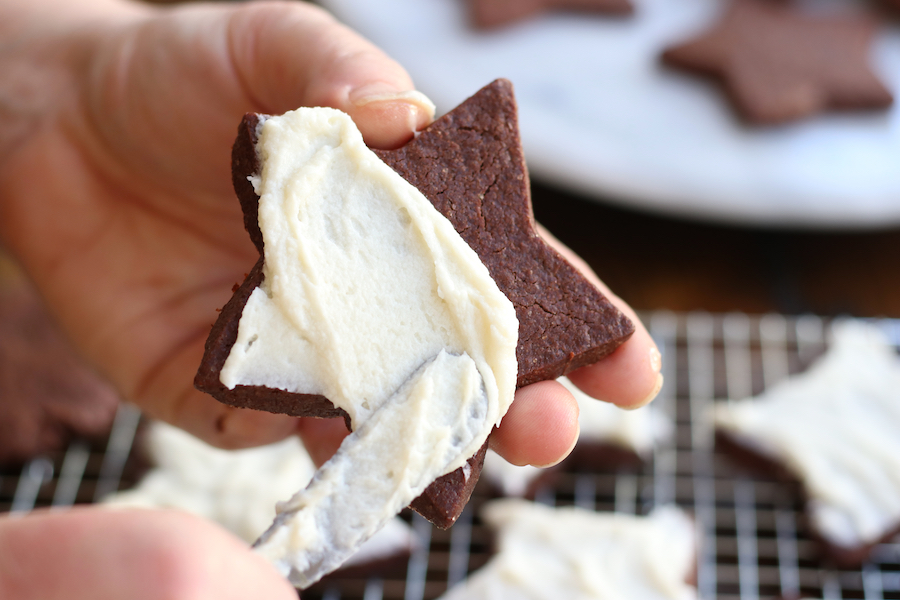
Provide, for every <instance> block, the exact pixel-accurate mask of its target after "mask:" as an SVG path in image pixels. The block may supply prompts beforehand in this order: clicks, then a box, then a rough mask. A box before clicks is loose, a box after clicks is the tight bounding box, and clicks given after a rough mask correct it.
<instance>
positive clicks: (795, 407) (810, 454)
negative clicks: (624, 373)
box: [712, 321, 900, 567]
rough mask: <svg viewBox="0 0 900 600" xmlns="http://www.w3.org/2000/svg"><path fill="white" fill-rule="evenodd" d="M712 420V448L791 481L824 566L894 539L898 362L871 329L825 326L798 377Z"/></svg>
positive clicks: (724, 408)
mask: <svg viewBox="0 0 900 600" xmlns="http://www.w3.org/2000/svg"><path fill="white" fill-rule="evenodd" d="M712 417H713V421H714V423H715V427H716V445H717V447H718V448H719V449H722V450H725V451H726V452H727V453H729V454H730V455H732V456H733V457H734V458H736V459H737V460H738V461H740V462H742V463H743V464H745V465H746V466H749V467H751V468H752V469H754V470H755V471H758V472H761V473H763V474H766V475H774V476H776V477H778V478H781V479H789V480H794V479H796V480H799V481H800V483H801V484H802V486H803V489H804V492H805V495H806V511H807V514H808V518H809V522H810V525H811V527H812V529H813V532H814V534H815V535H816V536H817V538H818V539H819V541H820V542H821V546H822V549H823V552H824V556H825V558H826V559H827V560H830V561H832V562H834V563H835V564H837V565H839V566H845V567H850V566H856V565H859V564H860V563H861V562H863V561H864V560H865V559H866V557H867V556H868V554H869V552H870V551H871V549H872V548H873V547H874V546H875V545H876V544H878V543H880V542H883V541H886V540H888V539H890V538H891V537H893V536H894V535H896V534H897V533H900V359H898V356H897V353H896V351H895V350H894V348H893V347H892V346H891V345H890V344H889V343H888V341H887V339H886V338H885V336H884V334H883V333H882V332H881V331H880V330H879V329H877V328H875V327H873V326H870V325H866V324H863V323H862V322H858V321H842V322H837V323H835V324H834V325H833V327H832V342H831V346H830V348H829V350H828V351H827V352H826V353H825V354H824V355H823V356H822V357H820V358H819V360H818V361H817V362H815V363H814V364H813V365H812V366H811V367H810V368H809V369H808V370H807V371H805V372H804V373H801V374H799V375H796V376H794V377H791V378H789V379H787V380H785V381H783V382H782V383H780V384H778V385H776V386H773V387H772V388H771V389H769V390H766V391H765V392H763V393H762V394H760V395H759V396H756V397H754V398H750V399H746V400H740V401H731V402H719V403H716V404H715V405H714V407H713V411H712Z"/></svg>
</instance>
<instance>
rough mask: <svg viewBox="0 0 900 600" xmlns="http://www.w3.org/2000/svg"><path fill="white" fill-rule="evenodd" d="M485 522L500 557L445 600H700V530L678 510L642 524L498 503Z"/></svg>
mask: <svg viewBox="0 0 900 600" xmlns="http://www.w3.org/2000/svg"><path fill="white" fill-rule="evenodd" d="M482 517H483V518H484V519H485V520H486V521H487V522H488V523H489V524H490V525H491V526H492V527H493V528H495V529H498V530H499V533H498V538H499V539H498V553H497V555H496V556H494V558H492V559H491V561H490V562H489V563H488V564H487V565H485V566H484V567H483V568H482V569H481V570H479V571H478V572H476V573H475V574H473V575H472V576H471V577H470V578H469V579H468V580H466V581H464V582H463V583H461V584H460V585H458V586H456V587H454V588H452V589H451V590H450V591H449V592H447V593H446V594H445V595H444V596H442V597H441V600H490V599H493V598H504V599H509V600H558V599H559V598H567V599H571V600H590V599H605V598H645V599H647V600H663V599H672V600H693V599H695V598H697V593H696V589H695V588H694V587H692V586H690V585H688V583H687V581H688V580H689V579H690V578H691V575H692V569H693V565H694V561H695V556H696V544H695V536H694V525H693V523H692V522H691V520H690V519H689V518H687V517H686V516H685V515H684V513H683V512H681V511H680V510H679V509H678V508H675V507H672V506H666V507H660V508H657V509H656V510H654V511H653V512H652V513H651V514H650V515H649V516H646V517H640V516H635V515H627V514H621V513H597V512H593V511H588V510H584V509H581V508H576V507H566V508H551V507H548V506H543V505H540V504H533V503H530V502H525V501H523V500H498V501H494V502H491V503H489V504H486V505H485V506H484V508H483V511H482Z"/></svg>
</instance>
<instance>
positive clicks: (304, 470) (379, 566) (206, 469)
mask: <svg viewBox="0 0 900 600" xmlns="http://www.w3.org/2000/svg"><path fill="white" fill-rule="evenodd" d="M141 439H142V440H143V450H144V451H145V452H146V454H147V455H148V458H149V460H150V462H151V463H152V464H153V465H154V467H153V468H152V469H151V470H150V471H149V472H148V473H147V474H146V475H145V476H144V477H143V478H142V479H141V481H140V482H139V483H138V484H137V485H136V486H135V487H134V488H132V489H130V490H125V491H122V492H117V493H115V494H112V495H110V496H108V497H107V498H105V499H104V500H103V503H104V504H106V505H108V506H112V507H133V508H151V509H177V510H183V511H185V512H189V513H191V514H194V515H197V516H200V517H203V518H206V519H209V520H211V521H214V522H216V523H218V524H219V525H221V526H223V527H224V528H225V529H227V530H229V531H230V532H231V533H233V534H235V535H236V536H238V537H239V538H241V539H243V540H244V541H246V542H247V543H252V542H253V541H255V540H256V539H257V538H258V537H259V536H260V535H261V534H262V533H263V532H264V531H265V530H266V529H267V528H268V527H269V525H270V524H271V523H272V519H274V518H275V507H276V505H277V504H278V503H279V502H283V501H285V500H287V499H289V498H290V497H291V496H292V495H293V494H294V492H296V491H297V489H298V488H299V487H303V486H304V485H306V484H307V483H308V482H309V480H310V479H311V478H312V476H313V474H314V473H315V470H316V468H315V465H314V464H313V462H312V460H311V459H310V457H309V454H308V453H307V452H306V449H305V448H304V447H303V444H302V443H301V442H300V440H299V439H298V438H296V437H292V438H288V439H286V440H283V441H281V442H278V443H275V444H270V445H268V446H262V447H259V448H249V449H246V450H221V449H219V448H214V447H212V446H210V445H208V444H206V443H205V442H203V441H201V440H199V439H197V438H195V437H193V436H192V435H190V434H189V433H186V432H184V431H182V430H180V429H177V428H175V427H172V426H171V425H167V424H165V423H162V422H153V423H151V424H150V426H149V427H148V428H147V430H146V431H145V432H144V433H143V436H142V438H141ZM416 545H417V542H416V537H415V534H414V533H413V531H412V529H411V528H410V527H409V525H407V524H406V522H404V521H403V520H402V519H400V518H395V519H392V520H391V521H389V522H388V523H387V525H386V526H385V527H384V528H383V529H381V530H380V531H379V532H378V533H377V534H375V535H374V536H373V537H372V538H370V539H369V541H368V542H366V543H365V544H363V545H362V547H361V548H360V549H359V551H358V552H357V553H356V554H355V555H353V556H352V557H350V558H349V559H348V560H347V562H346V563H344V565H343V569H342V570H340V571H338V573H342V574H346V573H348V572H349V571H350V569H353V573H354V574H361V573H362V574H369V573H376V572H378V573H381V574H384V572H385V570H388V571H390V572H394V571H402V569H404V568H405V565H406V562H407V559H408V558H409V555H410V553H411V552H412V550H413V549H414V548H415V547H416Z"/></svg>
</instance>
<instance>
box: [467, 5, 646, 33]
mask: <svg viewBox="0 0 900 600" xmlns="http://www.w3.org/2000/svg"><path fill="white" fill-rule="evenodd" d="M468 4H469V17H470V19H471V21H472V24H473V25H475V27H478V28H480V29H494V28H497V27H503V26H504V25H509V24H511V23H515V22H517V21H524V20H525V19H528V18H530V17H534V16H536V15H539V14H541V13H543V12H547V11H551V10H567V11H579V12H597V13H604V14H610V15H630V14H631V13H632V12H634V6H633V5H632V4H631V1H630V0H468Z"/></svg>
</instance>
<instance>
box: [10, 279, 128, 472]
mask: <svg viewBox="0 0 900 600" xmlns="http://www.w3.org/2000/svg"><path fill="white" fill-rule="evenodd" d="M117 404H118V397H117V395H116V393H115V392H114V391H113V389H112V388H111V387H110V386H109V385H107V384H106V383H105V382H103V381H102V380H101V379H100V378H99V377H98V376H97V375H96V374H95V373H94V372H92V371H91V370H90V369H89V368H88V367H87V366H85V365H84V363H83V362H82V361H81V360H80V358H79V357H78V356H77V355H76V354H75V352H74V351H73V350H72V349H71V348H70V347H69V345H68V344H67V343H66V341H65V339H64V338H63V336H62V335H61V334H60V333H59V331H58V330H57V329H56V327H55V325H54V323H53V322H52V321H51V319H50V317H49V316H48V315H47V312H46V310H45V309H44V307H43V305H42V303H41V301H40V299H39V298H38V296H37V294H36V293H35V292H34V291H33V290H32V289H31V288H30V286H28V285H27V284H26V283H25V281H24V280H23V279H21V278H16V277H9V276H6V277H4V281H0V463H11V462H18V461H23V460H25V459H27V458H29V457H31V456H34V455H36V454H39V453H41V452H47V451H51V450H55V449H59V448H61V447H63V445H64V444H65V443H66V442H67V441H68V439H69V438H70V437H72V436H73V435H81V436H87V437H90V436H97V435H102V434H105V433H106V432H107V431H108V430H109V427H110V426H111V424H112V419H113V416H114V415H115V410H116V406H117Z"/></svg>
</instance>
